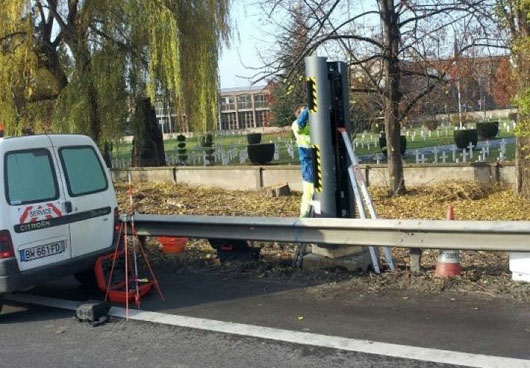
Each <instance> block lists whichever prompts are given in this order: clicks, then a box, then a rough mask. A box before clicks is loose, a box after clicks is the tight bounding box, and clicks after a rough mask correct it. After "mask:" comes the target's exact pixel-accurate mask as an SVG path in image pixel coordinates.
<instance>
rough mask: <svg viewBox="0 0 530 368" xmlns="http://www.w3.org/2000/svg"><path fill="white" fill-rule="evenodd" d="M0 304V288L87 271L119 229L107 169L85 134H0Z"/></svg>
mask: <svg viewBox="0 0 530 368" xmlns="http://www.w3.org/2000/svg"><path fill="white" fill-rule="evenodd" d="M0 173H1V174H0V175H1V176H2V180H0V309H1V307H2V301H3V294H4V293H7V292H12V291H18V290H23V289H26V288H29V287H31V286H34V285H36V284H40V283H43V282H46V281H48V280H50V279H52V278H55V277H59V276H63V275H67V274H76V273H77V275H78V276H79V278H81V277H82V276H83V275H88V274H89V273H92V272H93V265H94V261H95V259H96V258H97V257H99V256H100V255H103V254H106V253H109V252H110V251H112V249H113V243H114V240H115V238H116V235H117V231H118V230H119V216H118V205H117V201H116V194H115V192H114V187H113V186H112V181H111V177H110V173H109V170H108V169H107V168H106V166H105V165H104V161H103V158H102V156H101V154H100V152H99V150H98V148H97V146H96V145H95V144H94V141H92V139H90V138H89V137H86V136H82V135H35V136H25V137H11V138H0Z"/></svg>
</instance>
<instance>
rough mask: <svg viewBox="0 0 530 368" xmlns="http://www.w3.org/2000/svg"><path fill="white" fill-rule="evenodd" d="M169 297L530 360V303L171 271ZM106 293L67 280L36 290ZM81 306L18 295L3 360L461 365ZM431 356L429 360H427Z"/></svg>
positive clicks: (321, 328)
mask: <svg viewBox="0 0 530 368" xmlns="http://www.w3.org/2000/svg"><path fill="white" fill-rule="evenodd" d="M158 276H159V279H160V282H161V285H162V287H163V290H164V293H165V297H166V301H165V302H161V301H160V300H159V298H158V297H157V296H156V294H154V293H152V294H150V295H149V296H147V297H146V298H144V300H143V303H142V306H141V308H142V310H147V311H155V312H159V313H164V314H169V315H179V316H189V317H198V318H206V319H211V320H218V321H226V322H237V323H241V324H246V325H252V326H265V327H272V328H276V329H282V330H289V331H298V332H308V333H312V334H323V335H327V336H338V337H344V338H351V339H361V340H364V341H366V340H369V341H376V342H382V343H391V344H399V345H404V346H413V347H425V348H433V349H443V350H450V351H458V352H466V353H472V354H482V355H484V354H485V355H494V356H503V357H511V358H519V359H530V349H528V346H530V310H529V308H528V306H527V305H526V304H522V303H517V302H515V301H513V300H510V299H504V298H490V297H480V296H477V295H467V294H449V293H444V294H440V295H437V294H432V295H431V294H419V293H413V292H411V291H407V290H402V291H396V292H385V293H380V294H372V295H364V294H360V293H358V292H356V291H355V290H343V288H336V287H333V285H326V284H319V283H315V284H314V285H305V286H300V285H298V284H297V283H290V282H286V281H285V280H267V279H265V280H264V279H245V278H222V277H219V275H213V274H209V273H193V272H191V273H188V272H180V273H168V272H166V273H160V274H159V275H158ZM31 293H32V294H34V295H41V296H46V297H52V298H61V299H68V300H79V301H82V300H87V299H89V298H101V297H102V296H101V294H100V293H98V292H93V291H87V290H85V289H82V288H81V287H80V286H79V284H77V282H76V281H75V280H73V278H65V279H62V280H58V281H55V282H52V283H48V284H46V285H44V286H41V287H39V288H36V289H34V290H33V291H31ZM72 317H73V312H72V311H65V310H58V309H52V308H45V307H40V306H35V305H23V304H17V303H14V302H9V301H7V302H6V305H5V307H4V310H3V312H2V315H0V342H1V344H0V357H1V358H0V359H1V363H0V366H1V367H6V368H7V367H31V366H34V367H44V368H47V367H50V368H51V367H54V368H55V367H96V366H97V367H122V366H123V367H324V366H325V367H357V366H363V367H438V366H441V367H449V366H450V365H441V364H435V363H432V362H428V361H415V360H409V359H401V358H391V357H386V356H384V355H372V354H365V353H356V352H348V351H344V350H340V349H330V348H321V347H316V346H308V345H303V344H295V343H286V342H281V341H271V340H267V339H258V338H251V337H242V336H236V335H230V334H222V333H217V332H207V331H201V330H195V329H187V328H181V327H175V326H168V325H161V324H152V323H146V322H139V321H123V320H121V319H113V320H112V321H111V323H109V324H106V325H104V326H100V327H90V326H89V325H86V324H83V323H79V322H77V321H75V320H74V319H73V318H72ZM427 360H428V359H427ZM529 366H530V362H529Z"/></svg>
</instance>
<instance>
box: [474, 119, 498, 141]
mask: <svg viewBox="0 0 530 368" xmlns="http://www.w3.org/2000/svg"><path fill="white" fill-rule="evenodd" d="M477 132H478V135H479V136H480V137H482V138H484V139H491V138H494V137H496V136H497V134H499V122H498V121H494V122H484V123H477Z"/></svg>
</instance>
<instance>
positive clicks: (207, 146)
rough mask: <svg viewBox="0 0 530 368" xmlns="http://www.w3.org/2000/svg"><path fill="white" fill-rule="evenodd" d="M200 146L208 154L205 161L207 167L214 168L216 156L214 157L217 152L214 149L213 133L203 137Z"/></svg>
mask: <svg viewBox="0 0 530 368" xmlns="http://www.w3.org/2000/svg"><path fill="white" fill-rule="evenodd" d="M200 144H201V146H202V147H204V152H205V153H206V157H205V159H206V161H207V162H205V164H206V165H207V166H213V164H214V163H215V156H214V155H213V154H214V152H215V149H214V148H213V135H212V134H211V133H208V134H206V135H203V136H202V137H201V138H200Z"/></svg>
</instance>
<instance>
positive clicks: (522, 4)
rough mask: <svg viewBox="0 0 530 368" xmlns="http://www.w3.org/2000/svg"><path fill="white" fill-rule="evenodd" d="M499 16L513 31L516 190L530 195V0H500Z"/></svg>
mask: <svg viewBox="0 0 530 368" xmlns="http://www.w3.org/2000/svg"><path fill="white" fill-rule="evenodd" d="M496 9H497V10H498V13H499V14H500V17H499V20H500V23H501V26H503V27H504V28H505V29H506V30H507V31H508V32H509V34H510V46H511V51H512V57H511V61H512V68H513V72H514V76H515V81H516V83H515V92H516V98H515V103H516V105H517V108H518V118H517V131H516V134H517V141H516V150H515V163H516V170H517V191H518V192H520V193H521V194H522V195H524V196H526V197H527V198H529V197H530V3H529V2H528V1H526V0H497V7H496Z"/></svg>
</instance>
